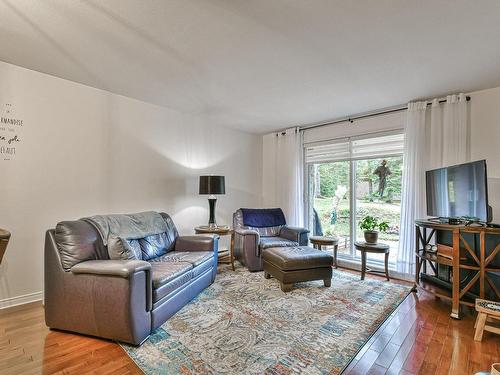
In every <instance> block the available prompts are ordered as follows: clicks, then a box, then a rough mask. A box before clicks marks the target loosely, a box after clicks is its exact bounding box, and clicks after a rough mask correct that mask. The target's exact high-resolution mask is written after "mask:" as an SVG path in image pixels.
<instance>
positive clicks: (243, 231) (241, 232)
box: [234, 229, 260, 242]
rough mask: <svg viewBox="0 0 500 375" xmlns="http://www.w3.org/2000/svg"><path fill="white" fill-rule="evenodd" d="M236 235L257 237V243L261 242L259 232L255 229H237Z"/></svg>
mask: <svg viewBox="0 0 500 375" xmlns="http://www.w3.org/2000/svg"><path fill="white" fill-rule="evenodd" d="M234 233H235V234H238V235H240V236H255V238H256V240H257V242H259V241H260V235H259V232H257V231H256V230H253V229H235V230H234Z"/></svg>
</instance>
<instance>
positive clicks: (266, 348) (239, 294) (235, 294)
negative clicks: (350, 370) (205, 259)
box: [123, 267, 410, 375]
mask: <svg viewBox="0 0 500 375" xmlns="http://www.w3.org/2000/svg"><path fill="white" fill-rule="evenodd" d="M295 286H296V287H295V289H293V291H291V292H289V293H286V294H285V293H283V292H282V291H281V290H280V288H279V283H278V281H277V280H275V279H270V280H266V279H264V274H263V272H257V273H250V272H248V271H247V270H246V269H244V268H242V267H240V268H237V270H236V271H235V272H233V271H231V270H230V268H224V269H223V270H222V271H221V273H219V274H218V275H217V278H216V280H215V283H214V284H213V285H212V286H210V287H209V288H207V289H206V290H205V291H204V292H203V293H201V294H200V295H199V296H198V297H197V298H196V299H195V300H193V301H192V302H191V303H189V304H188V305H187V306H185V307H184V308H183V309H182V310H181V311H179V312H178V313H177V314H175V315H174V316H173V317H172V318H170V319H169V320H168V321H167V322H166V323H165V324H163V325H162V326H161V327H160V328H159V329H157V330H156V331H155V332H154V334H152V335H151V337H150V338H149V339H148V340H147V341H146V342H145V343H144V344H143V345H142V346H141V347H138V348H137V347H132V346H127V345H123V348H124V349H125V351H126V352H127V353H128V354H129V356H130V357H131V358H132V359H133V360H134V361H135V362H136V363H137V364H138V366H139V367H140V368H141V369H142V370H143V371H144V372H145V373H146V374H280V375H282V374H298V373H302V374H338V373H340V372H341V371H342V369H343V368H344V367H345V366H347V365H348V363H349V362H350V360H351V358H352V357H354V356H355V355H356V353H357V352H358V350H359V349H360V348H361V347H362V346H363V344H364V343H365V342H366V341H367V340H368V339H369V338H370V336H371V335H372V334H373V332H374V331H375V330H376V329H377V328H378V326H379V325H380V324H381V323H382V322H383V321H384V320H385V319H386V318H387V316H388V315H390V314H391V312H392V311H393V310H394V309H395V308H396V307H397V306H398V305H399V303H400V302H401V301H402V300H403V299H404V298H405V297H406V296H407V295H408V293H409V292H410V287H407V286H401V285H396V284H392V283H389V282H384V281H374V280H365V281H361V280H360V279H359V276H358V275H353V274H349V273H346V272H342V271H337V270H334V271H333V278H332V286H331V287H330V288H325V287H324V286H323V282H322V281H315V282H307V283H299V284H296V285H295Z"/></svg>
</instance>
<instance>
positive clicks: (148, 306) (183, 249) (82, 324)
mask: <svg viewBox="0 0 500 375" xmlns="http://www.w3.org/2000/svg"><path fill="white" fill-rule="evenodd" d="M161 217H162V218H163V219H164V220H165V222H166V226H167V228H168V229H167V232H165V233H163V235H164V238H165V239H166V242H167V247H166V248H165V249H164V250H165V251H166V253H164V254H162V255H161V256H159V257H154V256H152V257H151V258H149V257H148V258H149V259H148V260H136V259H133V260H111V259H110V258H109V254H108V251H107V246H106V245H104V241H103V238H102V237H101V233H100V232H99V231H98V230H97V229H96V228H95V227H94V226H93V225H91V224H90V223H89V222H88V221H85V220H76V221H64V222H60V223H59V224H57V226H56V228H55V229H50V230H48V231H47V234H46V240H45V321H46V324H47V326H48V327H50V328H55V329H60V330H67V331H73V332H78V333H83V334H87V335H92V336H99V337H103V338H108V339H113V340H117V341H122V342H126V343H131V344H135V345H138V344H141V343H142V342H143V341H144V340H145V339H147V337H148V336H149V334H150V333H151V332H152V331H153V330H154V329H156V328H158V327H159V326H160V325H162V324H163V323H164V322H165V321H166V320H167V319H168V318H169V317H171V316H172V315H173V314H175V313H176V312H177V311H178V310H179V309H181V308H182V307H183V306H184V305H186V304H187V303H188V302H189V301H191V300H192V299H193V298H194V297H196V296H197V295H198V294H199V293H200V292H201V291H202V290H203V289H205V288H206V287H207V286H209V285H210V284H211V283H213V281H214V280H215V275H216V273H217V248H218V237H217V236H210V235H208V236H179V234H178V232H177V229H176V228H175V225H174V224H173V222H172V220H171V219H170V217H169V216H168V215H167V214H164V213H161ZM160 220H161V219H160ZM146 251H150V250H148V248H147V247H146ZM153 255H154V254H153Z"/></svg>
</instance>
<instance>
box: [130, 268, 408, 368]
mask: <svg viewBox="0 0 500 375" xmlns="http://www.w3.org/2000/svg"><path fill="white" fill-rule="evenodd" d="M341 272H342V271H341ZM344 272H345V271H344ZM346 273H347V272H346ZM398 285H401V286H406V285H403V284H398ZM407 287H408V288H409V289H408V293H406V295H405V296H404V297H403V298H402V299H401V301H399V303H398V304H397V305H396V306H391V307H390V308H387V309H386V311H385V313H386V314H387V316H386V317H385V319H383V320H382V321H381V322H380V324H379V325H378V326H376V328H375V329H374V330H373V332H372V333H371V335H370V336H368V337H367V338H366V341H365V342H364V343H363V345H361V346H360V347H359V349H358V351H357V352H356V353H354V354H353V355H352V357H351V359H350V361H349V362H348V363H347V364H346V365H345V366H344V368H343V369H342V370H340V374H339V375H342V373H343V372H344V371H345V370H346V369H347V368H348V367H349V366H350V365H351V363H352V361H354V359H356V357H357V355H358V354H359V352H361V350H363V348H364V347H365V345H366V343H367V342H368V341H370V340H371V338H372V337H373V336H374V335H375V334H376V333H377V331H378V330H379V329H380V327H382V326H383V325H384V323H385V322H386V321H387V320H388V319H389V318H390V317H391V315H392V313H393V312H394V311H396V310H397V309H398V307H399V306H401V304H402V303H403V302H404V301H405V300H406V298H408V296H409V295H410V294H411V293H412V290H413V287H411V286H410V285H407ZM387 310H390V312H387ZM125 352H126V351H125ZM127 354H128V353H127ZM129 357H130V356H129ZM134 362H135V361H134ZM141 371H142V369H141ZM143 373H144V371H143Z"/></svg>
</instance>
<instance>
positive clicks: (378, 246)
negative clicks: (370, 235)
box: [354, 241, 390, 281]
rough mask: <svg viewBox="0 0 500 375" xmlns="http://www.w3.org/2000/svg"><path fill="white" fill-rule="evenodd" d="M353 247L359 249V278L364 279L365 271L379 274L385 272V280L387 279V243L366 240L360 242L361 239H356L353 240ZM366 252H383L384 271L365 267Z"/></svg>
mask: <svg viewBox="0 0 500 375" xmlns="http://www.w3.org/2000/svg"><path fill="white" fill-rule="evenodd" d="M354 248H355V249H356V250H359V251H361V280H364V279H365V273H367V272H369V273H375V274H380V273H382V274H383V273H385V277H386V279H387V281H389V280H390V279H389V245H386V244H384V243H380V242H377V243H367V242H362V241H356V242H354ZM366 253H375V254H385V272H384V271H377V270H371V269H369V268H368V269H367V268H366Z"/></svg>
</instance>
